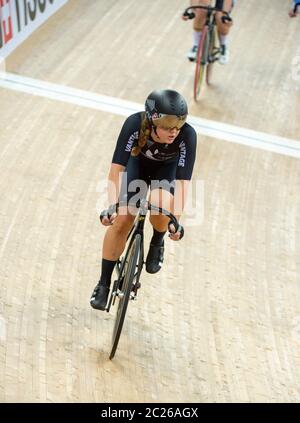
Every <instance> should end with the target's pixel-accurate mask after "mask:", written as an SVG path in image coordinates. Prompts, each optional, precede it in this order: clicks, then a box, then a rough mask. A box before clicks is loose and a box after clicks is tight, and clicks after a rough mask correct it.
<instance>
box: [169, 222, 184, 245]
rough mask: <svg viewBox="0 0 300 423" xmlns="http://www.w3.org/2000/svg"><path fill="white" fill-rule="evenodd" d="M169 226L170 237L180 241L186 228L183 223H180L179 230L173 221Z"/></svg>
mask: <svg viewBox="0 0 300 423" xmlns="http://www.w3.org/2000/svg"><path fill="white" fill-rule="evenodd" d="M168 228H169V232H170V233H169V237H170V238H171V239H172V240H173V241H179V240H180V239H181V238H183V236H184V228H183V226H182V225H178V228H177V232H175V226H174V224H173V223H172V222H170V223H169V225H168Z"/></svg>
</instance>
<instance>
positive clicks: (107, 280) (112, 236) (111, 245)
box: [90, 207, 134, 310]
mask: <svg viewBox="0 0 300 423" xmlns="http://www.w3.org/2000/svg"><path fill="white" fill-rule="evenodd" d="M133 222H134V216H133V215H132V214H130V213H129V212H128V209H127V207H126V208H125V207H120V209H119V215H118V216H117V217H116V219H115V221H114V224H113V225H112V226H110V227H109V228H108V229H107V231H106V234H105V237H104V241H103V250H102V251H103V252H102V267H101V276H100V280H99V282H98V283H97V285H96V287H95V289H94V291H93V293H92V296H91V300H90V303H91V306H92V307H93V308H96V309H98V310H105V306H106V303H107V298H108V294H109V289H110V284H111V277H112V273H113V270H114V267H115V265H116V262H117V260H118V258H119V257H120V256H121V254H122V252H123V251H124V248H125V245H126V240H127V236H128V233H129V231H130V229H131V227H132V225H133Z"/></svg>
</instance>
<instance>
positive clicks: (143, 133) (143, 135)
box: [131, 112, 151, 157]
mask: <svg viewBox="0 0 300 423" xmlns="http://www.w3.org/2000/svg"><path fill="white" fill-rule="evenodd" d="M141 120H142V121H141V130H140V134H139V139H138V144H137V145H136V146H135V147H133V149H132V150H131V155H132V156H134V157H136V156H138V155H139V154H140V152H141V150H142V148H143V147H144V146H145V145H146V142H147V141H148V139H149V137H150V133H151V126H150V123H149V121H148V119H147V117H146V113H145V112H142V118H141Z"/></svg>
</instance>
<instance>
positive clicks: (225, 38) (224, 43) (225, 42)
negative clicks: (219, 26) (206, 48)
mask: <svg viewBox="0 0 300 423" xmlns="http://www.w3.org/2000/svg"><path fill="white" fill-rule="evenodd" d="M219 39H220V44H221V46H228V36H227V35H220V36H219Z"/></svg>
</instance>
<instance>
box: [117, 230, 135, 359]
mask: <svg viewBox="0 0 300 423" xmlns="http://www.w3.org/2000/svg"><path fill="white" fill-rule="evenodd" d="M140 245H141V235H139V234H137V235H136V236H135V239H134V241H133V243H132V244H131V246H130V247H129V248H130V249H129V251H128V253H127V254H126V259H125V264H124V267H123V272H122V273H123V275H119V278H122V277H124V280H123V283H122V288H121V290H120V291H119V292H118V300H119V303H118V308H117V313H116V318H115V324H114V329H113V336H112V346H111V352H110V355H109V358H110V360H112V359H113V358H114V356H115V353H116V350H117V347H118V343H119V339H120V335H121V332H122V328H123V323H124V320H125V315H126V311H127V306H128V302H129V299H130V293H131V290H132V287H133V281H134V276H135V271H136V266H137V262H138V257H139V252H140Z"/></svg>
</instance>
